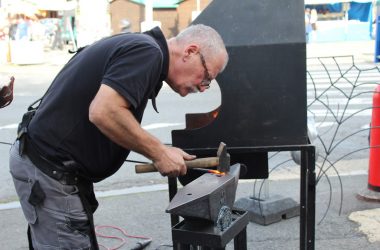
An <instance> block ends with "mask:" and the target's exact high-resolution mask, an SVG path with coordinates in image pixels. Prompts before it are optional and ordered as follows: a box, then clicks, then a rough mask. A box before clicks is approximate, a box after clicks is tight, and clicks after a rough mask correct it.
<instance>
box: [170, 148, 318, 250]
mask: <svg viewBox="0 0 380 250" xmlns="http://www.w3.org/2000/svg"><path fill="white" fill-rule="evenodd" d="M234 151H236V152H252V153H253V152H276V151H300V152H301V181H300V249H301V250H306V249H307V250H314V248H315V189H316V188H315V184H316V180H315V178H316V177H315V146H313V145H284V146H264V147H249V148H233V147H230V148H228V152H230V153H232V152H234ZM213 153H215V152H210V155H212V154H213ZM248 167H249V166H248ZM176 192H177V179H176V178H169V198H170V199H171V198H172V197H174V195H175V194H176ZM178 221H179V217H178V216H175V215H172V217H171V223H172V226H174V225H176V224H177V223H178ZM173 240H174V239H173Z"/></svg>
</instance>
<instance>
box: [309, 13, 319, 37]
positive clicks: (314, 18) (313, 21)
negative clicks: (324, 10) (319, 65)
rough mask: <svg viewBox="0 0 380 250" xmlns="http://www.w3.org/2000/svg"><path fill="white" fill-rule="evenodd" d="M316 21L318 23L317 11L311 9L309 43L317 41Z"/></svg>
mask: <svg viewBox="0 0 380 250" xmlns="http://www.w3.org/2000/svg"><path fill="white" fill-rule="evenodd" d="M317 21H318V13H317V10H316V9H312V10H311V11H310V24H311V31H310V41H316V40H317Z"/></svg>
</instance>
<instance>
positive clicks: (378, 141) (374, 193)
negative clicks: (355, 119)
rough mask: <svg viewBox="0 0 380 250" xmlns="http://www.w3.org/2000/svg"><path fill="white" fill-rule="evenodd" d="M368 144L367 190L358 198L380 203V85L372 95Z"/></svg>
mask: <svg viewBox="0 0 380 250" xmlns="http://www.w3.org/2000/svg"><path fill="white" fill-rule="evenodd" d="M369 144H370V150H369V169H368V190H365V191H363V192H362V193H360V194H359V196H360V198H363V199H366V200H374V201H380V84H378V85H377V86H376V88H375V92H374V94H373V104H372V121H371V130H370V142H369Z"/></svg>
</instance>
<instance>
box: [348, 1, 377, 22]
mask: <svg viewBox="0 0 380 250" xmlns="http://www.w3.org/2000/svg"><path fill="white" fill-rule="evenodd" d="M371 12H372V3H357V2H351V5H350V9H349V10H348V19H349V20H360V21H361V22H368V21H371V22H372V20H370V18H371V16H372V15H371Z"/></svg>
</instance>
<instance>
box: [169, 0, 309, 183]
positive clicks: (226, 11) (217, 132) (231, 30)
mask: <svg viewBox="0 0 380 250" xmlns="http://www.w3.org/2000/svg"><path fill="white" fill-rule="evenodd" d="M193 23H194V24H198V23H202V24H206V25H209V26H211V27H213V28H215V29H216V30H217V31H218V32H219V34H220V35H221V36H222V38H223V40H224V42H225V44H226V48H227V51H228V54H229V62H228V65H227V67H226V69H225V70H224V71H223V72H222V74H219V75H218V77H217V78H216V80H217V83H218V85H219V87H220V91H221V106H220V107H218V108H217V109H215V110H213V111H210V112H209V113H202V114H187V115H186V129H184V130H174V131H172V143H173V145H174V146H178V147H180V148H183V149H186V151H188V152H190V153H194V154H196V155H198V157H204V156H208V155H210V153H212V154H215V153H214V152H215V150H216V149H217V147H218V145H219V142H221V141H223V142H225V143H226V144H227V145H228V151H229V153H230V155H231V163H232V164H234V163H237V162H239V163H242V164H245V165H246V166H248V169H247V170H248V171H247V174H246V175H245V177H243V178H247V179H251V178H267V177H268V157H267V153H266V152H252V150H250V149H252V148H253V147H261V146H280V145H303V144H307V143H308V140H307V139H308V138H307V112H306V111H307V110H306V107H307V103H306V100H307V99H306V45H305V28H304V4H303V1H302V0H281V1H276V0H266V1H262V0H250V1H243V0H235V1H231V0H217V1H212V2H211V3H210V4H209V6H208V7H207V8H206V9H205V10H203V12H202V13H201V14H200V15H199V16H198V18H197V19H195V20H194V21H193ZM205 59H206V61H207V56H206V57H205ZM213 84H215V83H213Z"/></svg>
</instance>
